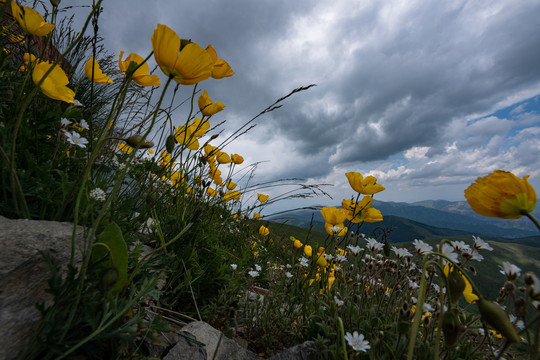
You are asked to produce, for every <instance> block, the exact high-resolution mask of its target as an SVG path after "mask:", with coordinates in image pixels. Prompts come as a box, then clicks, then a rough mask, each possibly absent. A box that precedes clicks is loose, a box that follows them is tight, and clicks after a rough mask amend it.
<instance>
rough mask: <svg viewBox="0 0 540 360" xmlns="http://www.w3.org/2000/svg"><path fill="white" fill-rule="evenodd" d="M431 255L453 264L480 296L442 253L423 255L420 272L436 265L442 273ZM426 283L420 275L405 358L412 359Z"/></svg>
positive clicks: (441, 270) (461, 271) (435, 355)
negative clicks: (431, 258)
mask: <svg viewBox="0 0 540 360" xmlns="http://www.w3.org/2000/svg"><path fill="white" fill-rule="evenodd" d="M431 255H436V256H438V257H439V258H443V259H446V260H447V261H448V262H449V263H451V264H452V265H453V266H455V267H456V268H457V269H459V271H460V273H461V274H462V275H463V276H465V277H466V278H467V280H468V281H469V282H470V284H471V286H472V288H473V290H474V291H475V292H476V293H477V294H478V296H479V297H481V296H480V291H478V288H477V287H476V285H474V283H473V282H472V280H471V278H470V277H469V276H468V275H467V274H466V273H465V272H464V271H463V270H461V268H460V267H459V266H458V265H457V264H456V263H455V262H454V261H453V260H451V259H450V258H448V257H447V256H446V255H443V254H441V253H429V254H426V255H424V258H423V260H422V274H425V273H426V270H427V267H428V265H434V266H436V267H437V269H439V271H440V272H441V274H444V269H443V267H442V265H441V264H439V263H438V262H436V261H433V260H428V258H429V257H430V256H431ZM445 278H446V277H445ZM426 283H427V280H426V277H425V276H424V275H422V279H421V280H420V289H419V295H418V301H417V303H416V311H415V313H414V319H413V324H412V326H411V331H410V332H409V348H408V351H407V360H412V358H413V352H414V344H415V342H416V335H417V334H418V329H419V327H420V322H421V321H422V313H423V308H424V300H425V298H426V291H427V286H426ZM447 286H448V279H447ZM441 290H442V289H441ZM450 306H451V304H450ZM449 309H450V308H449ZM441 310H442V309H441ZM433 356H434V359H438V358H439V354H438V353H435V354H434V355H433Z"/></svg>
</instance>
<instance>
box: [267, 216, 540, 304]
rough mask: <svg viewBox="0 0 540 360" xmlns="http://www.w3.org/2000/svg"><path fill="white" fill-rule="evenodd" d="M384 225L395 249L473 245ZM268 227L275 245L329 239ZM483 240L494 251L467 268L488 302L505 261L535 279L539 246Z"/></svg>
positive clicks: (431, 231)
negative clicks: (419, 245) (418, 242)
mask: <svg viewBox="0 0 540 360" xmlns="http://www.w3.org/2000/svg"><path fill="white" fill-rule="evenodd" d="M386 219H388V220H386ZM394 220H395V221H394ZM385 221H388V226H391V225H393V226H396V228H395V230H394V231H392V232H390V233H389V240H390V242H399V244H395V246H397V247H406V248H408V249H410V250H411V252H413V251H414V246H413V245H412V241H413V240H414V239H415V238H416V239H420V238H422V239H423V240H424V241H425V242H427V243H429V244H430V245H432V246H434V247H436V246H438V244H439V242H440V241H441V239H443V238H447V239H450V240H461V241H464V242H465V243H467V244H471V245H472V244H473V240H472V236H471V235H470V234H465V233H464V232H461V234H457V235H453V236H452V235H449V234H451V233H452V230H450V229H438V228H435V227H431V226H426V225H424V224H421V223H417V222H415V221H411V220H407V219H401V218H398V217H392V216H388V217H387V218H385ZM379 224H380V223H379ZM268 225H269V227H270V229H271V232H272V236H273V237H274V240H278V241H279V240H283V241H284V242H286V241H287V240H288V239H289V237H290V236H294V237H296V238H298V239H300V240H301V241H302V242H305V243H310V244H312V245H316V244H318V245H321V244H324V243H325V241H327V239H328V235H327V234H326V232H324V229H323V228H322V226H321V225H320V224H316V225H314V226H313V228H311V229H309V228H306V227H298V226H294V225H289V224H282V223H277V222H269V223H268ZM365 225H369V226H365ZM375 226H376V224H364V226H363V227H362V228H361V229H362V232H364V233H366V234H368V233H369V232H368V231H366V230H367V229H370V228H371V227H373V228H374V227H375ZM438 233H444V234H438ZM413 234H415V235H413ZM421 235H425V237H421ZM484 240H486V241H488V242H489V244H490V245H491V246H492V247H493V251H491V252H490V251H482V252H481V253H482V255H483V256H484V260H483V261H481V262H478V261H472V262H470V263H469V264H468V265H470V266H472V267H473V268H474V269H475V270H476V272H477V275H473V279H474V280H475V283H476V284H477V286H478V287H479V289H480V291H482V293H483V294H484V295H486V296H488V297H489V298H491V299H496V298H497V296H498V293H499V289H500V288H501V286H502V285H503V284H504V280H505V277H504V275H503V274H501V273H500V272H499V270H500V268H499V266H500V265H501V264H502V263H503V262H504V261H508V262H510V263H512V264H514V265H517V266H518V267H520V268H521V269H522V274H524V273H526V272H527V271H533V272H536V274H537V275H538V270H539V269H540V247H539V246H538V245H537V246H528V245H526V244H522V243H519V242H518V241H519V240H515V241H514V240H508V239H503V240H502V241H501V239H492V238H485V239H484ZM525 240H527V239H525ZM528 240H529V242H535V240H534V238H533V239H528ZM536 243H538V242H536ZM360 245H362V243H360ZM291 246H292V244H291ZM517 285H518V286H519V285H523V281H522V279H519V280H518V282H517Z"/></svg>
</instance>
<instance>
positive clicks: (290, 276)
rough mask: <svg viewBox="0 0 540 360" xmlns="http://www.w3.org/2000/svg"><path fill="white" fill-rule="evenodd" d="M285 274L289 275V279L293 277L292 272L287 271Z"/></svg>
mask: <svg viewBox="0 0 540 360" xmlns="http://www.w3.org/2000/svg"><path fill="white" fill-rule="evenodd" d="M285 276H286V277H288V278H289V279H290V278H292V277H293V274H291V273H290V272H288V271H287V272H286V273H285Z"/></svg>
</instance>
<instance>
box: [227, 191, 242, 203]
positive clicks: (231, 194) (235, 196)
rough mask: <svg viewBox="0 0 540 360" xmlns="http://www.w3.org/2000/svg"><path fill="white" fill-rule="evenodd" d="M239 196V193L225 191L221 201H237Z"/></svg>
mask: <svg viewBox="0 0 540 360" xmlns="http://www.w3.org/2000/svg"><path fill="white" fill-rule="evenodd" d="M241 195H242V193H240V191H227V192H226V193H225V194H224V195H223V200H225V201H229V200H236V199H239V198H240V196H241Z"/></svg>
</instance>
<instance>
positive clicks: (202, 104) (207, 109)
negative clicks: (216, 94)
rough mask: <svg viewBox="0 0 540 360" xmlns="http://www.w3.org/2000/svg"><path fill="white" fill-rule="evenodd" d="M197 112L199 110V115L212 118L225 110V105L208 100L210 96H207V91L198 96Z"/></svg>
mask: <svg viewBox="0 0 540 360" xmlns="http://www.w3.org/2000/svg"><path fill="white" fill-rule="evenodd" d="M198 103H199V110H201V113H202V114H203V115H204V116H208V117H210V116H212V115H215V114H217V113H218V112H220V111H221V110H223V109H225V105H223V103H220V102H213V101H212V100H211V99H210V96H208V91H206V90H204V92H203V93H202V94H201V95H200V96H199V100H198Z"/></svg>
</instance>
